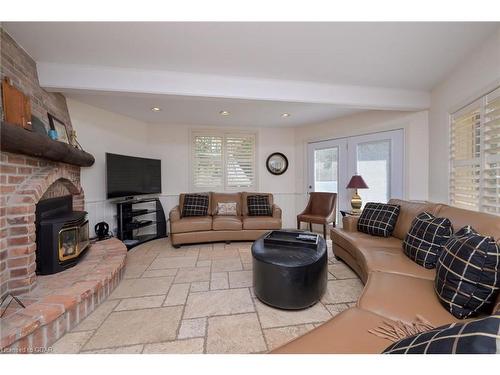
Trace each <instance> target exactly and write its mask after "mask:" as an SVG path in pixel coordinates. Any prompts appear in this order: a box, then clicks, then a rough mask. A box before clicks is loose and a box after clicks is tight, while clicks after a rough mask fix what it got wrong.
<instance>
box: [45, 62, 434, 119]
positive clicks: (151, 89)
mask: <svg viewBox="0 0 500 375" xmlns="http://www.w3.org/2000/svg"><path fill="white" fill-rule="evenodd" d="M37 69H38V78H39V81H40V85H41V86H42V87H44V88H45V89H47V90H49V91H60V92H64V91H65V90H71V91H73V92H74V91H75V90H85V91H89V90H91V91H104V92H110V91H112V92H124V93H138V94H156V95H158V94H160V95H162V94H163V95H182V96H198V97H216V98H233V99H248V100H272V101H287V102H303V103H327V104H334V105H338V106H342V107H352V108H363V109H381V110H423V109H427V108H429V104H430V94H429V93H428V92H426V91H412V90H399V89H391V88H381V87H365V86H348V85H330V84H322V83H316V82H304V81H286V80H275V79H260V78H248V77H233V76H220V75H209V74H194V73H180V72H171V71H154V70H136V69H124V68H115V67H106V66H82V65H71V64H55V63H44V62H39V63H37Z"/></svg>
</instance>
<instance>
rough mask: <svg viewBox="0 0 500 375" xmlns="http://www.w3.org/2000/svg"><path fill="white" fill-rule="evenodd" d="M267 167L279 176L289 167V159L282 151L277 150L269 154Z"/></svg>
mask: <svg viewBox="0 0 500 375" xmlns="http://www.w3.org/2000/svg"><path fill="white" fill-rule="evenodd" d="M266 167H267V170H268V171H269V173H272V174H274V175H276V176H279V175H281V174H283V173H285V172H286V170H287V169H288V159H287V158H286V156H285V155H283V154H282V153H281V152H275V153H272V154H271V155H269V156H268V158H267V160H266Z"/></svg>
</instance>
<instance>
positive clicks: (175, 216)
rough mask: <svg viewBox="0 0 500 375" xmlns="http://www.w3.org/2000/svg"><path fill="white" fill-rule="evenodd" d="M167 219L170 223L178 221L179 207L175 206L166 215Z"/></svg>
mask: <svg viewBox="0 0 500 375" xmlns="http://www.w3.org/2000/svg"><path fill="white" fill-rule="evenodd" d="M168 217H169V219H170V222H173V221H178V220H180V219H181V210H180V209H179V206H175V207H174V208H172V209H171V210H170V213H169V214H168Z"/></svg>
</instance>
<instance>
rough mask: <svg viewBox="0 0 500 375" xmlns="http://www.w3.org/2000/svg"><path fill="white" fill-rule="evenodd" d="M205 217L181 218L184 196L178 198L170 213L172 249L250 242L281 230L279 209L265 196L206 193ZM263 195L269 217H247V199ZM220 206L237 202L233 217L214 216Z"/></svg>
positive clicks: (271, 199) (247, 193) (246, 193)
mask: <svg viewBox="0 0 500 375" xmlns="http://www.w3.org/2000/svg"><path fill="white" fill-rule="evenodd" d="M208 195H209V212H208V215H207V216H194V217H181V213H182V208H183V206H184V197H185V194H180V196H179V205H178V206H175V207H174V208H173V209H172V210H171V211H170V215H169V217H170V234H171V241H172V244H173V245H174V246H180V245H183V244H191V243H201V242H214V241H253V240H256V239H257V238H259V237H260V236H262V235H263V234H264V233H267V232H269V231H271V230H274V229H281V209H280V208H279V207H278V206H277V205H276V204H274V202H273V195H272V194H268V193H249V192H242V193H212V192H211V193H208ZM249 195H266V196H268V199H269V204H270V205H271V208H272V216H249V215H248V207H247V197H248V196H249ZM219 202H236V211H237V214H236V216H219V215H217V204H218V203H219Z"/></svg>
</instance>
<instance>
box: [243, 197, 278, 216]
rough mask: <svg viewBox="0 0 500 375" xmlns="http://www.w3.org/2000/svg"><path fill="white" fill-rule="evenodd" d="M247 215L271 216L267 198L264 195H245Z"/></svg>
mask: <svg viewBox="0 0 500 375" xmlns="http://www.w3.org/2000/svg"><path fill="white" fill-rule="evenodd" d="M247 207H248V216H272V210H271V205H270V204H269V198H268V197H267V196H265V195H249V196H248V197H247Z"/></svg>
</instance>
